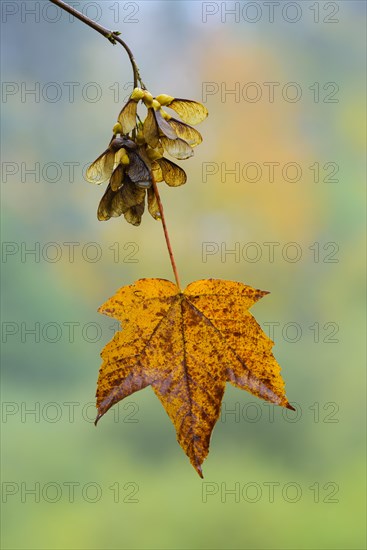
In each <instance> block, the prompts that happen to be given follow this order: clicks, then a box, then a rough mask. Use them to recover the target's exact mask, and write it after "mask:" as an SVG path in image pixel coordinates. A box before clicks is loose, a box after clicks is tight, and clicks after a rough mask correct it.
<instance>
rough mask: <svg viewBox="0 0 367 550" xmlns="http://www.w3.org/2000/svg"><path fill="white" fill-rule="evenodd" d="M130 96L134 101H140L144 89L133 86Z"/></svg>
mask: <svg viewBox="0 0 367 550" xmlns="http://www.w3.org/2000/svg"><path fill="white" fill-rule="evenodd" d="M130 97H131V99H133V100H134V101H136V102H138V101H140V100H141V99H143V97H144V90H142V89H141V88H134V89H133V91H132V94H131V96H130Z"/></svg>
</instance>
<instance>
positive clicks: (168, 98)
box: [156, 94, 175, 106]
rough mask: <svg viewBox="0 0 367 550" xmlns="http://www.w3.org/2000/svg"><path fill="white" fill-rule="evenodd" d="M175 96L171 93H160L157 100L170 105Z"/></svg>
mask: <svg viewBox="0 0 367 550" xmlns="http://www.w3.org/2000/svg"><path fill="white" fill-rule="evenodd" d="M174 99H175V98H174V97H172V96H171V95H167V94H160V95H158V96H157V97H156V100H157V101H159V103H160V104H161V105H163V106H164V105H169V104H170V103H171V102H172V101H173V100H174Z"/></svg>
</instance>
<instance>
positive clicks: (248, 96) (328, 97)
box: [1, 0, 366, 550]
mask: <svg viewBox="0 0 367 550" xmlns="http://www.w3.org/2000/svg"><path fill="white" fill-rule="evenodd" d="M74 5H75V7H76V8H77V9H82V10H83V13H84V14H85V15H87V16H88V17H90V18H92V19H94V20H96V21H98V22H99V23H100V24H102V25H104V26H106V27H108V28H112V29H114V30H115V29H116V30H120V31H121V32H122V37H123V38H124V40H125V41H126V42H127V43H128V44H129V46H130V47H131V49H132V50H133V52H134V55H135V57H136V59H137V62H138V64H139V67H140V70H141V74H142V77H143V80H144V82H145V83H146V85H147V86H148V87H149V89H150V91H151V92H152V93H153V94H154V95H157V94H159V93H168V94H170V95H172V96H175V97H182V98H189V99H196V100H198V101H202V102H203V103H204V104H205V105H206V107H207V108H208V110H209V118H208V119H207V120H206V121H205V122H204V123H203V124H201V125H200V127H199V128H198V129H199V130H200V132H201V133H202V135H203V137H204V141H203V144H202V145H201V146H200V147H198V148H197V149H196V151H195V156H194V157H193V158H191V159H189V160H186V161H182V162H180V164H181V165H182V166H183V168H184V169H185V170H186V172H187V174H188V182H187V184H186V185H184V186H182V187H180V188H177V189H172V188H169V187H167V186H166V185H165V184H163V183H162V184H161V187H160V189H161V197H162V200H163V203H164V205H165V211H166V217H167V223H168V225H169V230H170V234H171V240H172V245H173V248H174V251H175V256H176V261H177V264H178V267H179V271H180V274H181V279H182V284H184V285H186V284H188V283H189V282H191V281H193V280H197V279H201V278H208V277H214V278H223V279H231V280H236V281H241V282H243V283H247V284H250V285H252V286H254V287H256V288H261V289H263V290H268V291H270V292H271V294H270V295H269V296H267V297H266V298H265V299H264V300H262V301H261V302H260V303H258V304H257V305H256V306H255V307H254V308H253V310H252V313H253V314H254V315H255V316H256V318H257V320H258V321H259V322H260V323H261V325H262V327H263V329H264V331H265V332H266V333H267V334H268V335H269V336H271V337H272V338H273V340H274V342H275V346H274V354H275V356H276V358H277V360H278V362H279V363H280V365H281V366H282V374H283V377H284V379H285V382H286V388H287V396H288V398H289V400H290V401H291V402H292V403H293V404H294V406H295V407H296V409H297V411H296V413H292V412H291V411H283V410H281V409H280V408H277V407H273V406H269V405H267V404H266V403H264V402H262V401H260V400H256V399H255V398H254V397H253V396H251V395H249V394H247V393H246V392H241V391H240V390H238V389H235V388H233V387H230V386H229V385H228V386H227V390H226V393H225V397H224V402H223V406H222V414H221V418H220V420H219V421H218V423H217V425H216V427H215V429H214V432H213V436H212V441H211V449H210V453H209V457H208V458H207V460H206V461H205V463H204V467H203V471H204V476H205V477H204V480H200V479H199V478H198V476H197V474H196V473H195V471H194V470H193V468H192V467H191V465H190V463H189V461H188V459H187V457H186V456H185V455H184V453H183V452H182V450H181V448H180V447H179V445H178V444H177V442H176V439H175V432H174V428H173V426H172V425H171V423H170V421H169V419H168V417H167V415H166V413H165V411H164V410H163V408H162V406H161V404H160V403H159V401H158V400H157V399H156V397H155V396H154V394H153V391H152V390H151V389H150V388H147V389H145V390H143V391H141V392H138V393H136V394H135V395H133V396H132V397H131V398H129V399H126V400H125V401H123V402H120V403H119V405H118V406H116V407H115V408H114V409H111V410H110V411H109V412H108V414H107V415H106V416H105V417H104V418H103V419H102V420H101V422H100V424H99V425H98V428H95V427H94V426H93V420H94V417H95V408H94V395H95V387H96V380H97V376H98V369H99V366H100V357H99V353H100V350H101V349H102V347H103V346H104V345H105V344H106V343H107V342H108V341H109V340H110V339H111V338H112V336H113V334H114V332H115V330H117V328H118V324H117V323H114V322H113V320H112V319H109V318H105V317H103V316H101V315H99V314H98V313H97V308H98V307H99V306H100V305H101V304H102V303H104V301H105V300H106V299H107V298H109V297H110V296H111V295H112V294H114V292H115V291H116V290H117V289H118V288H119V287H121V286H123V285H128V284H131V283H132V282H133V281H134V280H136V279H139V278H142V277H163V278H168V279H172V274H171V269H170V264H169V261H168V254H167V252H166V249H165V243H164V239H163V233H162V228H161V226H160V223H159V222H156V221H154V220H153V219H152V218H151V217H150V216H149V214H148V213H146V214H145V215H144V217H143V221H142V224H141V226H140V227H139V228H136V227H132V226H130V225H128V224H127V223H126V222H125V220H124V219H123V218H118V219H112V220H110V221H108V222H105V223H104V222H103V223H102V222H98V221H97V218H96V209H97V206H98V202H99V200H100V198H101V196H102V194H103V192H104V185H102V186H100V187H98V186H95V187H94V186H92V185H91V184H89V183H87V182H86V181H85V179H84V174H85V168H86V166H87V165H88V163H90V162H91V161H92V160H94V159H95V158H96V157H97V156H98V155H99V154H100V153H101V152H102V151H103V150H104V149H105V148H106V146H107V144H108V141H109V139H110V136H111V128H112V126H113V125H114V123H115V122H116V119H117V116H118V113H119V111H120V109H121V107H122V105H123V104H124V102H125V101H126V98H127V96H128V95H129V93H130V92H131V89H132V76H131V69H130V66H129V63H128V59H127V56H126V55H125V53H124V51H123V50H122V48H120V46H118V45H117V46H115V47H112V46H111V44H109V42H108V41H107V40H105V39H103V37H102V36H100V35H98V34H97V33H96V32H94V31H93V30H92V29H90V28H88V27H86V26H85V25H83V24H82V23H81V22H78V21H76V20H71V19H70V18H69V15H67V14H66V13H64V12H61V11H60V10H59V9H57V8H55V7H54V6H51V5H50V4H49V3H48V2H47V1H45V0H42V1H27V2H11V1H9V2H8V1H7V2H5V1H4V2H2V5H1V9H2V14H1V16H2V33H1V46H2V48H1V49H2V69H1V77H2V103H1V109H2V113H1V132H2V202H1V214H2V215H1V222H2V272H3V273H2V464H1V476H2V490H3V497H2V546H3V548H4V549H5V548H6V549H19V548H23V549H31V548H32V549H42V548H48V549H58V548H63V549H68V548H70V549H99V548H106V549H116V548H124V549H183V548H185V549H186V548H187V549H197V548H200V549H229V548H230V549H254V548H259V549H263V548H267V549H279V550H280V549H286V548H289V549H291V548H292V549H294V548H305V549H306V548H307V549H321V548H340V549H346V548H348V549H350V548H353V549H357V548H365V545H366V541H365V509H364V506H365V504H364V503H365V498H364V493H365V478H364V475H365V474H364V465H365V456H364V451H365V435H364V434H365V393H364V387H365V383H364V382H365V363H364V344H363V342H364V339H365V317H364V277H363V271H364V266H365V253H364V245H365V242H364V230H363V229H364V207H363V204H364V199H365V195H364V180H365V165H364V162H363V158H364V150H365V145H366V144H365V127H364V122H363V121H364V119H365V117H364V115H365V111H364V109H365V93H366V89H365V68H364V67H365V53H364V46H365V3H364V2H360V1H351V0H348V1H336V2H323V1H320V2H307V1H301V2H300V1H298V2H280V3H279V2H273V3H269V2H199V1H195V2H192V1H185V2H183V1H182V2H181V1H175V2H173V1H149V2H148V1H146V2H145V1H143V2H141V1H139V2H135V1H134V2H120V1H109V0H106V1H103V2H101V1H99V2H79V3H78V2H76V3H74Z"/></svg>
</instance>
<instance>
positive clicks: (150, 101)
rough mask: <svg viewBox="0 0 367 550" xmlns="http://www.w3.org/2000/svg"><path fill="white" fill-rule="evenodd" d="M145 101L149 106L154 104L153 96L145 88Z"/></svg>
mask: <svg viewBox="0 0 367 550" xmlns="http://www.w3.org/2000/svg"><path fill="white" fill-rule="evenodd" d="M143 101H144V103H145V105H146V106H147V107H151V106H152V104H153V96H152V94H151V93H150V92H148V91H147V90H145V92H144V97H143Z"/></svg>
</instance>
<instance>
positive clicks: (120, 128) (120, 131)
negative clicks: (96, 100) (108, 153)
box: [112, 122, 122, 135]
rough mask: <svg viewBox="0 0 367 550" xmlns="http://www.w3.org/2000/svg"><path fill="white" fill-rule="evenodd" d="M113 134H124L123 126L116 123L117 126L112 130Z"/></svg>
mask: <svg viewBox="0 0 367 550" xmlns="http://www.w3.org/2000/svg"><path fill="white" fill-rule="evenodd" d="M112 132H113V133H114V135H116V134H122V126H121V124H120V123H119V122H116V124H115V126H114V127H113V128H112Z"/></svg>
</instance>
